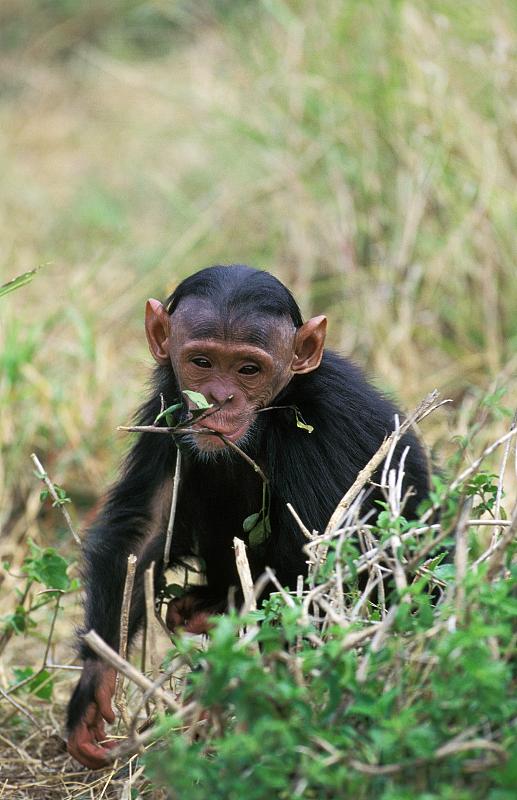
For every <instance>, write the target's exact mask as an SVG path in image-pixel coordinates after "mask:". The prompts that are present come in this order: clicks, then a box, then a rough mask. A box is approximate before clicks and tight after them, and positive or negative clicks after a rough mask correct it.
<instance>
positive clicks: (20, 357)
mask: <svg viewBox="0 0 517 800" xmlns="http://www.w3.org/2000/svg"><path fill="white" fill-rule="evenodd" d="M516 50H517V5H516V4H515V2H513V0H494V2H491V3H488V2H482V0H470V2H462V0H459V2H452V0H406V1H405V2H403V1H402V0H361V1H360V2H359V0H326V2H324V3H323V2H318V1H317V0H289V1H287V0H285V1H284V0H262V1H261V2H258V1H257V2H252V1H251V0H233V1H231V0H219V1H217V0H212V2H209V0H199V1H198V2H187V1H186V0H176V1H175V0H147V2H144V1H142V0H113V2H111V3H106V2H104V0H90V1H89V2H87V3H85V2H81V0H3V2H2V4H1V5H0V175H1V180H0V241H1V248H0V283H1V282H3V281H7V280H9V279H10V278H12V277H14V276H15V275H17V274H19V273H21V272H24V271H26V270H29V269H32V268H33V267H35V266H37V265H38V264H44V265H45V267H44V269H43V270H42V271H41V272H40V273H38V275H37V276H36V278H35V280H34V281H33V283H32V284H31V285H30V286H28V287H25V288H23V289H21V290H20V291H18V292H16V293H15V294H13V295H10V296H9V297H8V298H5V299H3V300H2V301H1V305H0V407H1V413H0V440H1V455H0V526H2V527H3V528H4V530H5V531H6V533H7V534H9V535H8V536H7V537H6V536H4V539H3V545H2V547H1V548H0V549H1V550H2V551H3V552H4V551H5V547H8V548H9V547H10V544H9V542H11V543H12V542H13V541H15V540H17V539H20V538H23V537H25V536H26V534H27V531H30V530H31V526H32V525H33V524H34V521H35V519H36V516H37V515H38V513H39V509H40V506H39V499H38V493H39V488H40V487H39V486H38V485H36V486H35V483H37V482H36V481H35V480H34V477H33V476H32V471H31V464H30V461H29V454H30V452H32V451H33V450H36V451H37V452H38V453H39V455H40V456H41V458H42V460H43V463H44V465H45V467H46V468H47V469H48V470H49V472H50V473H51V475H52V477H53V478H54V480H56V481H57V482H58V483H59V484H62V485H64V486H65V487H66V488H67V490H68V492H69V493H70V494H71V496H72V497H73V499H74V500H75V501H76V504H77V507H78V509H79V514H80V515H81V509H82V508H86V507H88V505H89V504H91V503H92V502H94V500H95V498H96V497H97V496H98V495H99V494H100V493H102V491H103V490H104V488H105V487H106V485H107V482H108V481H109V480H110V479H111V478H112V477H113V476H114V474H115V468H116V464H117V461H118V455H119V454H120V452H121V451H122V450H123V449H124V446H125V444H124V440H123V439H122V438H121V435H120V434H117V433H116V431H115V428H116V426H117V425H118V424H123V423H124V422H126V420H127V419H128V418H129V416H130V414H131V411H132V410H133V409H134V407H135V405H136V404H137V403H138V402H140V400H141V399H142V397H143V392H144V388H143V387H144V384H145V381H146V379H147V376H148V374H149V370H148V368H149V364H150V357H149V356H148V354H147V349H146V344H145V337H144V333H143V327H142V317H143V306H144V302H145V300H146V298H147V297H148V296H157V297H160V298H163V297H164V296H165V295H166V294H167V293H168V292H169V291H171V289H172V288H173V287H174V285H175V284H176V283H177V282H178V281H179V280H180V279H181V278H183V277H184V276H185V275H187V274H189V273H191V272H193V271H195V270H196V269H197V268H200V267H202V266H206V265H209V264H213V263H217V262H221V263H230V262H238V261H240V262H248V263H251V264H253V265H256V266H262V267H265V268H267V269H270V270H271V271H273V272H274V273H275V274H276V275H277V276H278V277H280V278H281V279H282V280H284V281H285V282H286V283H287V284H288V285H289V286H290V287H291V288H292V290H293V291H294V293H295V295H296V296H297V298H298V300H299V301H300V303H301V305H302V308H303V312H304V314H305V315H306V316H308V315H310V314H315V313H321V312H324V313H327V314H328V315H329V317H330V322H331V326H330V343H331V345H332V346H334V347H336V348H338V349H339V350H340V351H341V352H343V353H344V354H346V355H348V356H351V357H352V358H354V359H355V360H357V361H358V362H359V363H360V364H362V365H363V366H365V367H366V368H367V370H368V371H369V372H370V373H371V374H372V375H374V376H375V378H376V380H377V382H378V384H379V385H380V386H381V387H383V388H384V389H386V390H388V391H390V392H393V393H394V394H395V395H396V396H398V398H399V399H400V402H401V404H402V405H403V406H404V407H406V408H409V407H411V406H413V405H414V404H415V403H416V402H418V401H419V400H420V399H421V398H422V397H423V396H424V395H425V394H426V393H427V392H428V391H430V390H431V389H433V388H435V387H437V388H438V389H440V391H441V392H442V393H443V394H444V395H445V396H449V397H452V398H453V399H454V401H455V404H454V407H453V409H452V410H450V411H449V412H448V415H449V416H448V417H446V415H445V414H442V415H441V416H440V415H438V416H437V418H436V419H431V420H430V421H429V424H428V426H427V427H426V429H425V436H426V439H427V440H428V442H429V443H430V444H431V445H433V444H434V443H438V445H439V449H441V452H442V453H443V452H444V448H443V445H441V444H440V443H443V442H445V441H446V440H447V439H448V437H449V429H450V430H451V431H453V432H454V433H456V434H461V435H465V434H467V433H468V430H469V428H470V430H472V425H473V424H476V423H475V422H473V420H477V426H478V428H479V427H481V425H480V422H487V420H488V423H487V424H484V425H483V427H482V434H481V435H482V443H483V441H488V440H489V439H490V438H492V437H495V436H496V435H498V434H500V433H503V432H504V430H505V429H506V427H507V425H508V422H507V421H506V419H505V418H504V416H503V415H501V413H500V412H499V410H498V404H500V403H502V404H505V405H509V406H512V404H513V405H515V397H516V394H517V393H516V386H517V377H516V375H517V269H516V259H515V254H516V244H515V241H516V240H515V233H516V219H517V193H516V180H515V179H516V173H517V92H516V89H517V67H516V63H517V62H516V58H515V57H516ZM499 390H500V391H499ZM487 391H489V392H491V393H492V398H494V397H495V398H496V401H494V402H492V403H491V404H488V405H487V404H486V403H485V405H483V404H481V405H479V403H480V397H481V396H482V395H483V393H485V392H487ZM504 391H506V396H505V397H503V392H504ZM494 393H495V394H494ZM479 449H480V447H479V446H477V445H476V448H475V453H476V454H477V453H478V452H479ZM51 519H52V524H53V525H55V524H56V515H55V514H54V512H52V514H51ZM58 524H59V523H58ZM49 536H50V537H51V542H50V543H52V539H55V536H56V534H54V533H49Z"/></svg>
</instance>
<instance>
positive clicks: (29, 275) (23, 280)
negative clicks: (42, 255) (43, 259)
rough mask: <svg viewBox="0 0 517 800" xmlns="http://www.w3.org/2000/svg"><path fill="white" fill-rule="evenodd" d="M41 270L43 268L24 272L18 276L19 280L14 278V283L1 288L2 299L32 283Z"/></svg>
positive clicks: (8, 283)
mask: <svg viewBox="0 0 517 800" xmlns="http://www.w3.org/2000/svg"><path fill="white" fill-rule="evenodd" d="M40 269H41V267H36V269H31V270H30V272H24V273H23V274H22V275H18V277H17V278H13V280H12V281H8V282H7V283H4V284H2V286H0V297H3V296H4V295H5V294H9V292H14V290H15V289H19V288H20V287H21V286H25V285H26V284H27V283H30V282H31V281H32V279H33V278H34V276H35V274H36V273H37V272H38V270H40Z"/></svg>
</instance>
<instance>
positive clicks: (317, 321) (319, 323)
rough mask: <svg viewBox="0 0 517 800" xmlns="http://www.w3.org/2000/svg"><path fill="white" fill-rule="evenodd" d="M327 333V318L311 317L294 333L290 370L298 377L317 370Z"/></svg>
mask: <svg viewBox="0 0 517 800" xmlns="http://www.w3.org/2000/svg"><path fill="white" fill-rule="evenodd" d="M326 333H327V318H326V317H323V316H320V317H313V318H312V319H310V320H308V322H305V323H304V324H303V325H302V327H301V328H298V330H297V331H296V336H295V340H294V353H295V355H294V358H293V362H292V364H291V369H292V371H293V372H296V373H297V374H298V375H303V374H304V373H306V372H312V371H313V370H314V369H317V368H318V367H319V365H320V363H321V358H322V356H323V346H324V344H325V335H326Z"/></svg>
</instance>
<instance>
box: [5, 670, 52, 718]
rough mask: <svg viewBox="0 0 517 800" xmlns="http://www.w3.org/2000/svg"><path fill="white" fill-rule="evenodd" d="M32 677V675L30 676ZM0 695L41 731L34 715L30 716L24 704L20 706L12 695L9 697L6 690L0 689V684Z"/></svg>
mask: <svg viewBox="0 0 517 800" xmlns="http://www.w3.org/2000/svg"><path fill="white" fill-rule="evenodd" d="M32 677H34V676H32ZM0 695H2V697H4V698H5V700H7V701H8V702H9V703H10V704H11V705H12V706H14V708H16V710H17V711H19V712H20V714H24V715H25V716H26V717H27V718H28V719H30V721H31V722H32V724H33V725H34V726H35V727H36V728H38V730H40V731H43V725H40V723H39V722H38V720H37V719H36V718H35V717H33V716H32V714H31V713H30V711H27V709H26V708H25V706H22V705H21V704H20V703H18V702H17V701H16V700H15V699H14V697H10V696H9V695H8V694H7V692H5V691H4V690H3V689H2V687H1V686H0Z"/></svg>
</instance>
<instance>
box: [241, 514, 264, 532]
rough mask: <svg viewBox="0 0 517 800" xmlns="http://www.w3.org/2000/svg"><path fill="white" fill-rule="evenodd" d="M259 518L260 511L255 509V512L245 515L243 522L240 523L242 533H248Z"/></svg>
mask: <svg viewBox="0 0 517 800" xmlns="http://www.w3.org/2000/svg"><path fill="white" fill-rule="evenodd" d="M259 519H260V512H259V511H257V512H256V513H255V514H250V515H249V517H246V519H245V520H244V522H243V523H242V530H243V531H244V533H250V532H251V531H252V530H253V528H254V527H255V525H256V524H257V522H258V521H259Z"/></svg>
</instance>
